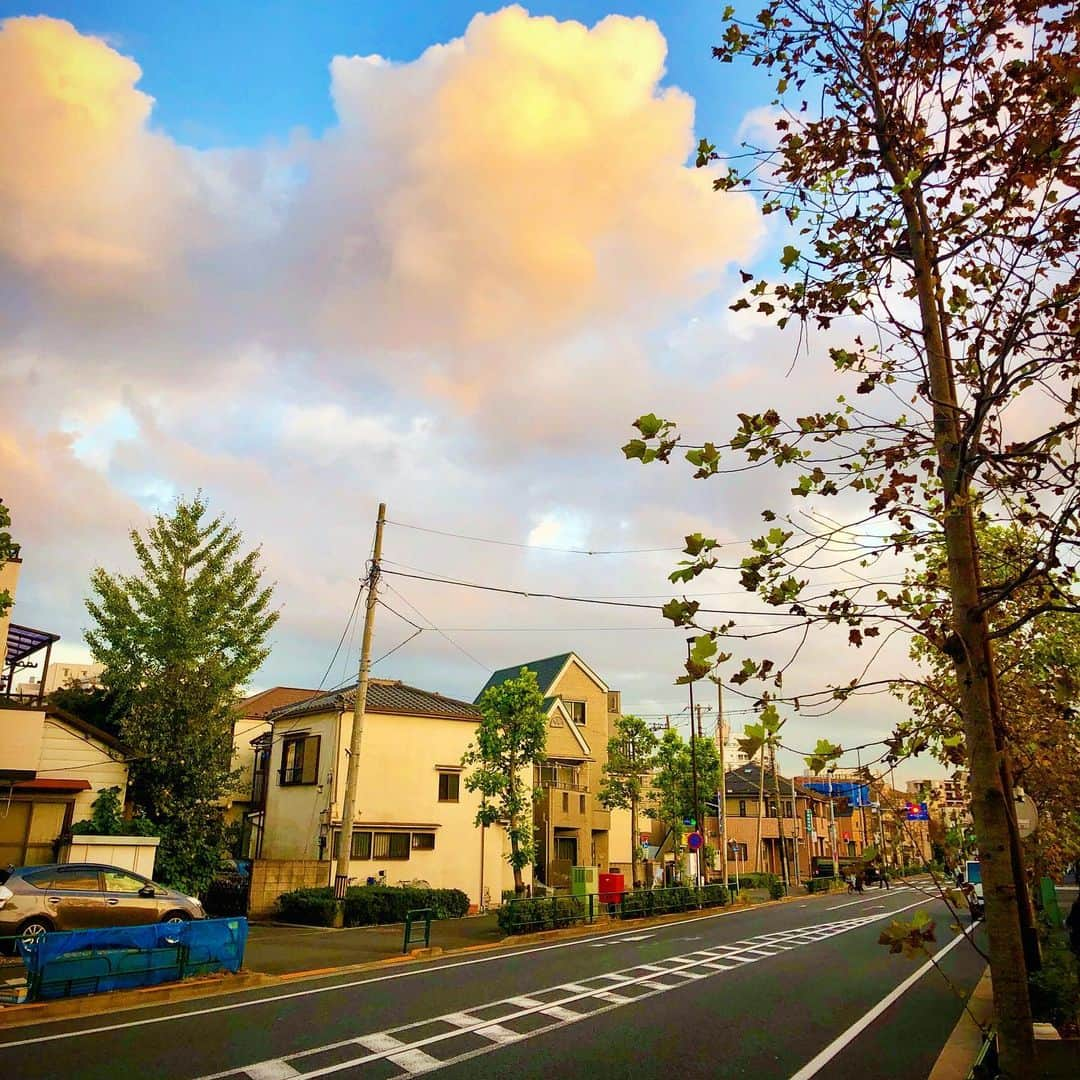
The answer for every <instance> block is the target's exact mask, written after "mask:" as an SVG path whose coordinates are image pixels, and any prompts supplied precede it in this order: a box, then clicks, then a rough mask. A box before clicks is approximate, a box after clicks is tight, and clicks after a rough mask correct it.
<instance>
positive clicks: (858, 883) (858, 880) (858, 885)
mask: <svg viewBox="0 0 1080 1080" xmlns="http://www.w3.org/2000/svg"><path fill="white" fill-rule="evenodd" d="M855 891H856V892H858V893H861V892H862V891H863V875H862V872H861V871H860V872H859V873H858V874H856V875H855Z"/></svg>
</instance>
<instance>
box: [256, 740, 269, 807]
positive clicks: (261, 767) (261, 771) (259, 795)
mask: <svg viewBox="0 0 1080 1080" xmlns="http://www.w3.org/2000/svg"><path fill="white" fill-rule="evenodd" d="M269 772H270V750H269V748H267V747H259V748H257V749H256V751H255V767H254V769H253V770H252V773H251V802H252V805H253V806H262V805H263V802H264V801H265V800H266V779H267V776H268V774H269Z"/></svg>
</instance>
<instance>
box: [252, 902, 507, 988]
mask: <svg viewBox="0 0 1080 1080" xmlns="http://www.w3.org/2000/svg"><path fill="white" fill-rule="evenodd" d="M404 932H405V927H404V925H403V924H402V923H392V924H389V925H387V926H357V927H352V928H349V929H345V930H333V929H330V928H327V927H321V926H284V925H281V924H279V923H253V924H252V925H251V929H250V931H249V934H248V942H247V950H246V951H245V953H244V967H245V968H246V969H247V970H248V971H258V972H261V973H263V974H266V975H286V974H296V973H299V972H310V971H323V970H325V969H327V968H336V967H346V966H351V965H353V964H366V963H369V962H371V961H373V960H386V959H388V958H390V957H394V956H401V955H402V951H401V942H402V938H403V936H404ZM502 937H503V935H502V931H500V930H499V926H498V923H497V922H496V918H495V916H494V915H493V914H492V915H473V916H470V917H468V918H464V919H446V920H444V921H436V922H433V923H432V924H431V945H432V948H438V949H442V950H443V951H444V952H450V951H451V950H455V949H464V948H468V947H470V946H474V945H494V944H497V943H498V942H500V941H501V940H502ZM415 947H416V946H415V945H414V946H413V948H415Z"/></svg>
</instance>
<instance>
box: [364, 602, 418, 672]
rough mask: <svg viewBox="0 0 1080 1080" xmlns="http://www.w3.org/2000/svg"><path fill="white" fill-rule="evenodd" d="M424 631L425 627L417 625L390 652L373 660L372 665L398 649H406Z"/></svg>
mask: <svg viewBox="0 0 1080 1080" xmlns="http://www.w3.org/2000/svg"><path fill="white" fill-rule="evenodd" d="M394 614H395V615H396V614H397V612H395V613H394ZM423 632H424V628H423V627H422V626H419V627H417V628H416V629H415V630H414V631H413V632H412V633H411V634H410V635H409V636H408V637H407V638H406V639H405V640H404V641H399V642H398V643H397V644H396V645H395V646H394V647H393V648H392V649H391V650H390V651H389V652H384V653H383V654H382V656H380V657H379V659H378V660H372V661H371V666H372V667H374V666H375V665H376V664H378V663H380V662H381V661H383V660H385V659H386V658H387V657H388V656H393V655H394V653H396V652H397V651H398V649H404V648H405V646H406V645H408V644H409V642H410V641H412V639H413V638H415V637H419V636H420V635H421V634H422V633H423Z"/></svg>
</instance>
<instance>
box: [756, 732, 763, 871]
mask: <svg viewBox="0 0 1080 1080" xmlns="http://www.w3.org/2000/svg"><path fill="white" fill-rule="evenodd" d="M764 820H765V746H764V744H763V745H762V747H761V783H760V784H759V785H758V806H757V843H756V845H755V848H756V851H755V852H754V871H755V872H756V873H758V874H760V873H761V864H762V862H764V860H763V859H762V857H761V856H762V855H763V854H764V852H763V851H762V848H761V845H762V840H761V824H762V822H763V821H764Z"/></svg>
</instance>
